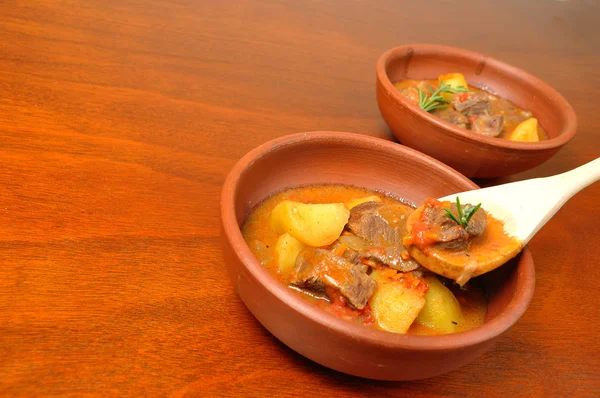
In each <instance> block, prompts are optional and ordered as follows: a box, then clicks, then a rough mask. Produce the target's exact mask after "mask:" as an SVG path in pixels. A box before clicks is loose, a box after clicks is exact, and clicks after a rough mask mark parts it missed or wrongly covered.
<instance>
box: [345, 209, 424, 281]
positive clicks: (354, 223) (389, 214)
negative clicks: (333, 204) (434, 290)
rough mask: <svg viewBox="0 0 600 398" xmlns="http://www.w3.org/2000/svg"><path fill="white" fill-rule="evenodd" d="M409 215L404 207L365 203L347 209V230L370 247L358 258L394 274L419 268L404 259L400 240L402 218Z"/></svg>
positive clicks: (402, 231)
mask: <svg viewBox="0 0 600 398" xmlns="http://www.w3.org/2000/svg"><path fill="white" fill-rule="evenodd" d="M412 212H413V209H411V208H410V207H408V206H405V205H385V204H383V203H381V202H367V203H363V204H360V205H358V206H356V207H353V208H352V210H350V218H349V220H348V225H347V226H348V229H349V230H350V231H351V232H353V233H354V234H355V235H357V236H359V237H361V238H363V239H365V240H366V241H367V242H369V244H371V245H372V246H373V247H372V248H370V249H367V250H363V251H361V252H360V253H359V258H369V259H372V260H376V261H378V262H380V263H382V264H385V265H387V266H388V267H391V268H394V269H397V270H398V271H402V272H408V271H412V270H413V269H416V268H417V267H418V266H419V265H418V264H417V263H416V262H415V261H413V260H404V259H403V258H402V252H403V251H404V250H405V248H404V245H403V244H402V238H403V237H404V235H405V234H406V218H407V217H408V216H409V215H410V213H412Z"/></svg>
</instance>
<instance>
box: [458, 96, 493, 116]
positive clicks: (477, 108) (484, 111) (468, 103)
mask: <svg viewBox="0 0 600 398" xmlns="http://www.w3.org/2000/svg"><path fill="white" fill-rule="evenodd" d="M461 94H462V93H461ZM464 98H465V97H464V96H463V95H454V96H453V97H452V104H453V105H454V109H456V110H457V111H458V112H460V113H462V114H463V115H465V116H466V117H470V116H474V115H489V114H490V113H491V112H492V104H491V102H490V97H489V95H488V94H486V93H469V95H468V96H467V98H466V99H465V100H464V101H461V99H464Z"/></svg>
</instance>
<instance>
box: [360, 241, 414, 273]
mask: <svg viewBox="0 0 600 398" xmlns="http://www.w3.org/2000/svg"><path fill="white" fill-rule="evenodd" d="M403 251H404V246H384V247H373V248H371V249H368V250H365V251H363V252H361V253H360V257H361V258H368V259H371V260H376V261H379V262H380V263H382V264H385V265H387V266H388V267H390V268H394V269H396V270H398V271H400V272H408V271H413V270H415V269H417V268H419V264H418V263H417V262H416V261H415V260H413V259H412V258H409V259H408V260H404V259H403V258H402V252H403Z"/></svg>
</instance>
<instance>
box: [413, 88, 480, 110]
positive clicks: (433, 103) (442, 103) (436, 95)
mask: <svg viewBox="0 0 600 398" xmlns="http://www.w3.org/2000/svg"><path fill="white" fill-rule="evenodd" d="M418 90H419V106H420V107H421V109H423V110H424V111H425V112H431V111H432V110H434V109H438V108H447V107H448V105H447V104H449V103H450V101H449V100H447V99H446V98H444V97H443V96H442V95H441V94H442V93H448V94H453V93H456V92H459V93H466V92H468V91H469V90H467V89H466V88H465V87H463V86H458V87H452V86H450V85H449V84H447V83H446V82H440V86H439V87H438V88H437V89H434V88H433V87H432V86H429V91H430V92H431V95H430V96H427V94H426V93H424V92H423V90H421V88H420V87H419V88H418Z"/></svg>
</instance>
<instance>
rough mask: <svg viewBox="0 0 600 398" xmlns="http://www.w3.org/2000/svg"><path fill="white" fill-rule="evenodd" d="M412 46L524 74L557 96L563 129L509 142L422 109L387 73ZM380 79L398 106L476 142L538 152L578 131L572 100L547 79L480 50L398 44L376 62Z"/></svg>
mask: <svg viewBox="0 0 600 398" xmlns="http://www.w3.org/2000/svg"><path fill="white" fill-rule="evenodd" d="M409 49H412V50H420V51H438V52H441V53H442V54H445V55H450V54H451V55H452V56H453V57H455V58H457V57H460V58H466V59H469V60H470V61H472V62H476V63H478V62H481V61H482V60H485V63H486V67H492V68H495V69H502V70H503V71H504V72H505V73H506V74H508V75H511V76H512V75H519V74H523V75H524V76H525V77H526V79H527V80H529V81H531V82H532V83H533V84H534V85H536V86H538V87H539V89H540V91H543V92H545V93H547V94H548V95H549V96H552V97H553V98H555V101H556V102H557V104H556V105H555V106H556V108H557V109H559V110H560V112H561V113H562V114H563V118H564V120H565V126H564V128H563V129H562V130H561V131H559V133H558V135H557V136H556V137H554V138H550V139H548V140H545V141H539V142H517V141H510V140H506V139H502V138H495V137H486V136H484V135H480V134H477V133H473V132H471V131H469V130H465V129H462V128H460V127H457V126H455V125H453V124H452V123H449V122H447V121H445V120H442V119H439V118H437V117H435V116H433V115H432V114H430V113H429V112H425V111H424V110H422V109H421V108H420V107H419V106H418V105H417V104H414V103H413V102H411V101H409V100H408V99H407V98H405V97H404V96H403V95H402V94H400V92H399V91H398V90H397V89H396V88H395V86H394V84H393V83H392V81H391V80H390V78H389V76H388V74H387V73H386V64H387V63H388V62H389V61H390V60H392V59H395V58H398V57H400V56H404V55H405V52H406V51H407V50H409ZM376 74H377V80H378V81H379V82H380V83H381V84H382V86H383V87H384V88H385V90H386V91H387V94H388V95H390V96H391V98H393V99H394V102H395V103H396V104H398V105H399V106H401V107H403V108H406V109H407V110H408V111H410V112H411V113H413V114H414V115H416V116H417V117H420V118H422V119H424V120H425V121H427V122H428V123H430V124H432V125H434V126H436V127H438V129H439V130H442V131H444V132H445V133H448V134H455V135H458V136H460V137H461V138H462V139H464V140H467V141H474V142H479V143H482V144H485V145H487V146H491V147H499V148H505V149H510V150H523V151H538V150H545V149H552V148H557V147H561V146H563V145H565V144H566V143H567V142H569V141H570V140H571V139H572V138H573V137H574V136H575V133H576V132H577V124H578V123H577V115H576V114H575V111H574V110H573V107H572V106H571V105H570V104H569V102H568V101H567V100H566V99H565V98H564V97H563V96H562V95H561V94H560V93H559V92H558V91H556V90H555V89H554V88H553V87H552V86H550V85H549V84H547V83H546V82H544V81H543V80H541V79H539V78H537V77H535V76H533V75H532V74H530V73H529V72H527V71H525V70H523V69H520V68H517V67H516V66H512V65H510V64H507V63H506V62H503V61H500V60H499V59H497V58H494V57H491V56H488V55H485V54H482V53H478V52H475V51H471V50H466V49H463V48H459V47H451V46H444V45H439V44H428V43H414V44H404V45H401V46H398V47H394V48H391V49H389V50H387V51H386V52H384V53H383V54H382V55H381V56H380V57H379V60H378V61H377V65H376Z"/></svg>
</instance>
